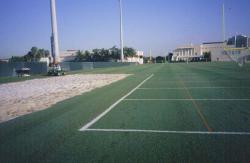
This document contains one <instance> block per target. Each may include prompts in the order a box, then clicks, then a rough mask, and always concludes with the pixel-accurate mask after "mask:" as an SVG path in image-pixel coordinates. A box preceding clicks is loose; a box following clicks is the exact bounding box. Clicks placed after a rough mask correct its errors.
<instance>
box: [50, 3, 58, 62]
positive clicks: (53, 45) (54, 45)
mask: <svg viewBox="0 0 250 163" xmlns="http://www.w3.org/2000/svg"><path fill="white" fill-rule="evenodd" d="M50 11H51V27H52V35H51V53H52V57H53V63H54V64H57V63H58V62H59V55H60V54H59V43H58V31H57V18H56V0H50Z"/></svg>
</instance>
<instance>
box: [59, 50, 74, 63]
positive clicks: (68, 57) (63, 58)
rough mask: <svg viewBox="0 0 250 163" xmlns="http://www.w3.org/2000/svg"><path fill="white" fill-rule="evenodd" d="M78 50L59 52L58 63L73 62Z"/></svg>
mask: <svg viewBox="0 0 250 163" xmlns="http://www.w3.org/2000/svg"><path fill="white" fill-rule="evenodd" d="M77 51H78V50H67V51H62V52H60V62H67V61H73V60H74V59H75V57H76V53H77Z"/></svg>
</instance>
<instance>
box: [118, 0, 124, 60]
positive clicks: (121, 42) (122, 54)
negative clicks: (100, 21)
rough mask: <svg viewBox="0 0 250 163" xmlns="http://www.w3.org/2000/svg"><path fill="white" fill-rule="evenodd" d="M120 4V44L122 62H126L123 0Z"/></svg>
mask: <svg viewBox="0 0 250 163" xmlns="http://www.w3.org/2000/svg"><path fill="white" fill-rule="evenodd" d="M119 5H120V46H121V62H124V51H123V16H122V14H123V12H122V0H119Z"/></svg>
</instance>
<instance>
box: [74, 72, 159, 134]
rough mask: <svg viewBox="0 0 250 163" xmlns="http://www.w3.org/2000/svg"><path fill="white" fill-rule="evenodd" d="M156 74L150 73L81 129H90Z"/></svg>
mask: <svg viewBox="0 0 250 163" xmlns="http://www.w3.org/2000/svg"><path fill="white" fill-rule="evenodd" d="M153 76H154V74H152V75H150V76H149V77H148V78H146V79H145V80H143V81H142V82H141V83H140V84H139V85H138V86H136V87H135V88H134V89H133V90H131V91H130V92H129V93H127V94H126V95H125V96H123V97H122V98H121V99H119V100H118V101H116V102H115V103H114V104H113V105H111V106H110V107H109V108H108V109H106V110H105V111H104V112H103V113H101V114H100V115H99V116H97V117H96V118H95V119H93V120H92V121H90V122H89V123H87V124H86V125H84V126H83V127H82V128H81V129H79V130H80V131H84V130H86V129H88V128H89V127H90V126H92V125H93V124H95V123H96V122H97V121H99V120H100V119H101V118H102V117H103V116H105V115H106V114H107V113H108V112H110V111H111V110H112V109H113V108H114V107H116V106H117V105H118V104H119V103H120V102H122V101H123V100H124V99H125V98H127V97H128V96H129V95H131V94H132V93H133V92H135V91H136V90H137V89H138V88H139V87H141V86H142V85H143V84H144V83H145V82H147V81H148V80H149V79H151V78H152V77H153Z"/></svg>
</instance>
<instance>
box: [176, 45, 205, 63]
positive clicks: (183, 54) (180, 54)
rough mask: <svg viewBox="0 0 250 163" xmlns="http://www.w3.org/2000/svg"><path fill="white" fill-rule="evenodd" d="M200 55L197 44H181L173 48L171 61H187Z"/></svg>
mask: <svg viewBox="0 0 250 163" xmlns="http://www.w3.org/2000/svg"><path fill="white" fill-rule="evenodd" d="M199 57H201V49H200V46H199V45H188V46H181V47H178V48H177V49H175V50H174V53H173V57H172V61H188V60H192V59H193V58H199Z"/></svg>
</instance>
